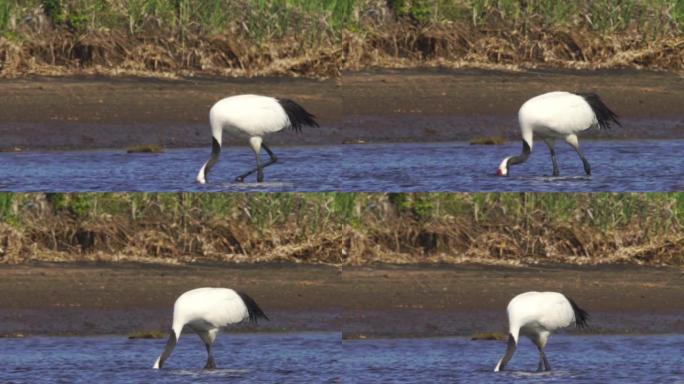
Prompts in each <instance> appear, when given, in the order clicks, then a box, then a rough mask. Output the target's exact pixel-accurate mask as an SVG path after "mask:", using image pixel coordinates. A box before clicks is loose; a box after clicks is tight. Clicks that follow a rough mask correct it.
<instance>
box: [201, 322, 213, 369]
mask: <svg viewBox="0 0 684 384" xmlns="http://www.w3.org/2000/svg"><path fill="white" fill-rule="evenodd" d="M217 333H218V329H212V330H209V331H200V332H197V334H198V335H199V337H200V338H201V339H202V341H203V342H204V346H205V347H206V348H207V364H205V366H204V369H216V362H215V361H214V355H212V353H211V347H212V346H213V345H214V340H216V334H217Z"/></svg>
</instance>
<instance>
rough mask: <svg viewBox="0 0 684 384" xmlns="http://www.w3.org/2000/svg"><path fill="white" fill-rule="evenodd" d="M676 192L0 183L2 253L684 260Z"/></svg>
mask: <svg viewBox="0 0 684 384" xmlns="http://www.w3.org/2000/svg"><path fill="white" fill-rule="evenodd" d="M683 219H684V194H682V193H673V194H659V193H653V194H608V193H598V194H561V193H557V194H554V193H540V194H535V193H524V194H520V193H500V194H488V193H475V194H448V193H445V194H442V193H418V194H402V193H399V194H394V193H389V194H355V193H326V194H316V193H308V194H294V193H287V194H258V193H249V194H202V193H180V194H172V193H153V194H148V193H139V194H118V193H107V194H0V263H23V262H30V261H94V260H97V261H108V262H116V261H140V262H153V263H192V262H269V261H288V262H297V263H328V264H336V265H363V264H369V263H375V262H386V263H440V262H443V263H461V262H482V263H508V264H520V263H523V264H529V263H549V262H550V263H553V262H561V263H570V264H601V263H638V264H651V265H662V264H668V265H682V264H684V231H682V220H683Z"/></svg>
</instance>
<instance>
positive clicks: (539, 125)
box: [518, 91, 598, 149]
mask: <svg viewBox="0 0 684 384" xmlns="http://www.w3.org/2000/svg"><path fill="white" fill-rule="evenodd" d="M518 122H519V124H520V132H521V133H522V137H523V139H525V140H526V141H527V142H528V143H529V144H530V149H532V147H533V144H534V142H533V140H532V138H533V134H534V133H537V134H539V135H540V136H542V137H544V138H552V139H556V138H558V139H565V138H566V137H568V136H570V135H576V134H578V133H580V132H582V131H586V130H587V129H589V128H591V127H593V126H595V125H596V124H597V123H598V121H597V120H596V115H595V114H594V111H593V110H592V109H591V106H590V105H589V103H587V101H586V100H585V99H584V98H583V97H582V96H579V95H576V94H574V93H570V92H560V91H556V92H549V93H545V94H543V95H539V96H535V97H533V98H531V99H529V100H527V101H526V102H525V103H524V104H523V105H522V107H520V110H519V111H518Z"/></svg>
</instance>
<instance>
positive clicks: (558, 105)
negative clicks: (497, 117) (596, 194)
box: [497, 91, 620, 176]
mask: <svg viewBox="0 0 684 384" xmlns="http://www.w3.org/2000/svg"><path fill="white" fill-rule="evenodd" d="M597 113H598V115H597ZM609 121H613V122H615V123H617V124H620V123H619V122H618V121H617V115H615V114H614V113H613V112H612V111H610V109H608V107H606V105H605V104H603V102H602V101H601V100H600V98H599V97H598V96H597V95H593V94H590V95H578V94H574V93H570V92H562V91H555V92H549V93H544V94H542V95H539V96H535V97H533V98H531V99H529V100H527V101H526V102H525V103H524V104H523V105H522V106H521V107H520V110H519V111H518V123H519V124H520V133H521V134H522V140H523V153H522V154H521V155H520V156H508V157H506V158H504V159H503V160H502V161H501V163H500V164H499V168H498V170H497V174H498V175H500V176H506V175H508V168H509V166H510V165H514V164H519V163H522V162H525V161H526V160H527V157H528V156H529V154H530V153H531V152H532V148H533V147H534V135H535V134H538V135H539V136H541V138H542V139H543V140H544V142H545V143H546V144H547V146H548V147H549V151H550V153H551V158H552V161H553V174H554V176H557V175H558V174H559V170H558V162H557V159H556V153H555V149H554V145H555V140H556V139H563V140H565V142H567V143H568V144H569V145H570V146H571V147H572V148H573V149H574V150H575V151H576V152H577V154H578V155H579V157H580V159H581V160H582V163H583V165H584V170H585V172H586V173H587V175H591V166H590V165H589V162H588V161H587V160H586V159H585V157H584V154H583V153H582V152H581V151H580V148H579V140H578V134H580V133H581V132H583V131H586V130H587V129H589V128H592V127H596V126H599V127H609ZM509 160H510V161H511V162H510V163H509Z"/></svg>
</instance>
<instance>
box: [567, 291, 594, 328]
mask: <svg viewBox="0 0 684 384" xmlns="http://www.w3.org/2000/svg"><path fill="white" fill-rule="evenodd" d="M565 298H566V299H568V301H569V302H570V306H571V307H572V311H573V312H575V326H577V328H584V327H587V326H588V325H589V323H588V322H589V319H590V318H591V316H589V312H587V311H585V310H584V309H582V308H580V307H579V305H577V303H575V301H574V300H573V299H571V298H569V297H567V296H565Z"/></svg>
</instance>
